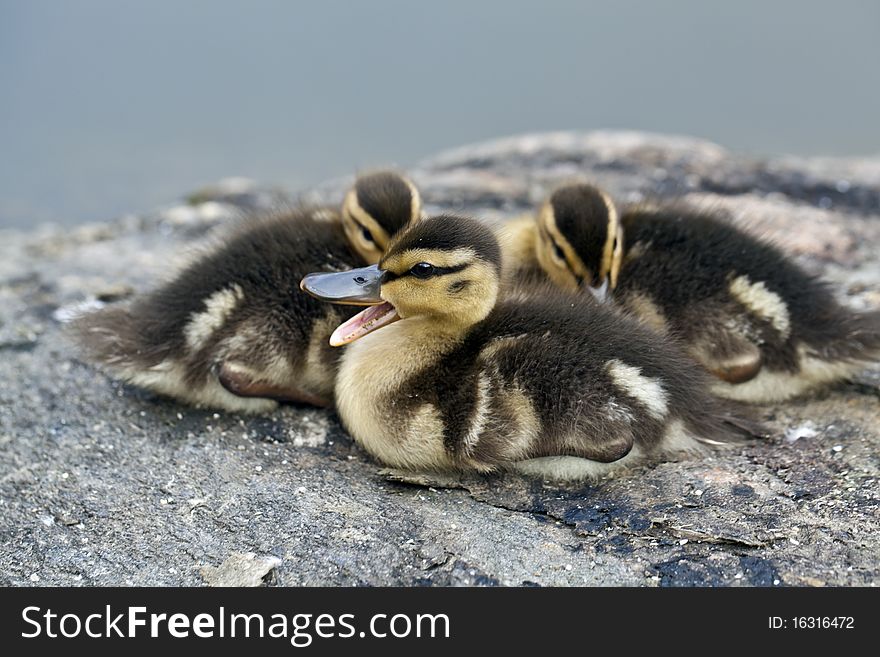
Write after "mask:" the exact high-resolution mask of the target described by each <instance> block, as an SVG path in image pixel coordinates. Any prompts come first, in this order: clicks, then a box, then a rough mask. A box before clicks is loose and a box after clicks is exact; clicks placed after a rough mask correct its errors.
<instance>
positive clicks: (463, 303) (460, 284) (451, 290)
mask: <svg viewBox="0 0 880 657" xmlns="http://www.w3.org/2000/svg"><path fill="white" fill-rule="evenodd" d="M379 266H380V268H381V269H382V270H384V271H385V272H386V273H385V275H384V277H383V283H382V288H381V296H382V299H384V300H385V301H387V302H389V303H390V304H392V305H393V306H394V307H395V308H396V309H397V313H398V314H399V315H400V317H401V318H402V319H406V318H413V317H428V318H431V319H432V320H434V321H436V322H441V323H443V324H446V325H448V326H450V327H454V328H459V327H462V326H469V325H472V324H475V323H477V322H479V321H481V320H482V319H484V318H485V317H486V316H487V315H488V314H489V312H490V311H491V310H492V308H493V307H494V305H495V301H496V299H497V297H498V285H499V280H498V273H497V271H496V270H495V267H494V266H493V265H491V264H489V263H487V262H485V261H484V260H481V259H480V258H478V257H476V255H475V253H474V251H473V250H471V249H468V248H462V249H455V250H451V251H445V250H439V249H409V250H406V251H403V252H401V253H393V254H391V255H390V256H388V257H386V258H385V259H384V260H383V261H382V262H381V263H380V265H379Z"/></svg>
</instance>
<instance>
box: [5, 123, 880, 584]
mask: <svg viewBox="0 0 880 657" xmlns="http://www.w3.org/2000/svg"><path fill="white" fill-rule="evenodd" d="M413 175H414V177H415V179H416V180H417V182H418V183H419V184H420V185H421V186H422V188H423V190H424V196H425V199H426V202H427V203H428V205H429V208H428V209H429V210H432V209H433V210H437V209H441V208H442V209H445V210H458V211H462V212H468V213H473V214H476V215H478V216H481V217H484V218H486V219H498V218H506V217H510V216H512V215H515V214H517V213H520V212H524V211H528V210H529V209H530V208H531V206H532V205H533V204H534V203H536V202H537V201H539V200H540V199H541V197H542V196H543V195H544V194H545V193H546V192H547V191H548V190H549V189H550V188H551V187H552V186H553V185H555V184H557V183H558V182H560V181H562V180H564V179H567V178H572V177H584V178H589V179H591V180H594V181H596V182H598V183H599V184H602V185H604V186H606V187H608V188H609V189H610V190H611V191H612V192H613V193H614V194H616V195H617V196H618V197H619V198H621V199H639V198H645V197H659V198H663V197H669V196H671V195H684V196H686V197H688V198H690V199H692V200H696V201H699V202H702V203H710V204H716V205H719V206H723V207H724V208H727V209H728V210H729V211H730V212H731V215H732V217H733V219H734V221H737V222H741V223H742V224H743V225H744V226H747V227H748V228H749V229H750V230H754V231H757V232H759V233H762V234H766V235H769V236H770V237H772V238H774V239H777V240H778V241H779V242H780V243H781V244H782V245H783V246H784V247H785V248H786V249H788V250H789V251H790V252H791V253H792V254H793V255H794V256H796V257H797V258H798V259H799V261H800V262H801V263H802V264H804V266H806V267H807V268H809V269H810V270H812V271H815V272H817V273H822V274H823V275H824V276H826V277H827V278H829V279H830V280H831V281H832V282H833V283H834V284H835V286H836V288H837V289H838V290H839V293H840V296H841V298H842V299H843V300H844V301H846V302H847V303H849V304H851V305H853V306H856V307H862V308H869V307H871V308H876V307H880V265H878V261H877V255H876V254H877V249H878V245H880V158H873V159H870V158H869V159H858V160H856V159H829V158H823V159H806V160H805V159H795V158H777V159H771V160H766V161H756V160H751V159H747V158H743V157H738V156H734V155H731V154H729V153H727V152H726V151H724V150H723V149H722V148H720V147H718V146H716V145H713V144H710V143H707V142H703V141H698V140H694V139H688V138H684V137H664V136H656V135H645V134H640V133H588V134H574V133H558V134H550V135H529V136H523V137H517V138H512V139H506V140H501V141H495V142H490V143H488V144H480V145H477V146H472V147H467V148H462V149H457V150H455V151H451V152H449V153H445V154H442V155H440V156H438V157H436V158H433V159H431V160H428V161H426V162H424V163H422V164H421V165H420V166H419V167H417V169H416V170H415V171H414V172H413ZM348 182H349V181H348V180H339V181H334V182H332V183H329V184H327V185H325V186H323V187H321V188H319V189H317V190H313V191H312V192H311V193H310V195H309V197H310V198H316V199H322V198H323V199H325V200H330V201H338V200H339V199H340V198H341V193H342V190H343V188H344V186H345V185H346V184H347V183H348ZM226 187H228V185H227V186H226ZM226 187H222V186H221V187H220V188H218V189H216V190H209V191H203V192H201V193H200V194H197V195H195V196H194V197H193V199H191V204H189V205H187V206H180V207H177V208H168V209H165V210H163V211H159V212H156V213H154V214H153V215H150V216H144V217H124V218H122V219H120V220H118V221H116V222H113V223H110V224H101V225H93V226H83V227H80V228H77V229H74V230H70V231H63V230H60V229H57V228H51V227H47V228H39V229H36V230H34V231H32V232H11V231H2V232H0V536H2V542H0V583H2V584H12V585H71V584H74V585H76V584H79V585H99V584H100V585H129V584H140V585H203V584H205V583H206V582H207V583H220V584H223V583H232V584H245V583H249V584H259V583H261V582H263V579H264V577H265V576H266V575H267V573H269V571H271V575H270V576H269V577H268V578H267V579H268V583H269V584H272V585H315V584H327V585H360V584H370V585H389V584H402V585H421V584H435V585H487V586H493V585H523V584H540V585H610V584H613V585H645V586H658V585H659V586H678V585H693V584H697V585H755V586H784V585H825V584H828V585H867V584H876V583H878V581H880V564H878V558H877V555H878V554H880V532H878V529H880V512H878V505H880V487H878V476H880V472H878V470H880V461H878V457H877V455H878V453H880V450H878V447H880V426H878V410H880V402H878V397H880V373H878V370H877V369H872V370H869V371H868V372H866V373H865V374H864V375H863V376H861V377H859V379H858V381H856V382H854V383H851V384H845V385H840V386H838V387H836V388H833V389H831V390H827V391H824V392H822V393H819V394H817V395H815V396H813V397H811V398H809V399H805V400H801V401H796V402H792V403H787V404H784V405H779V406H774V407H767V408H765V409H762V413H763V416H764V417H765V419H766V420H767V423H768V425H769V426H770V427H771V428H772V429H773V435H772V437H771V438H770V439H768V440H766V441H761V442H759V441H755V442H753V443H750V444H748V445H747V446H745V447H743V448H741V449H737V450H734V451H730V452H726V453H722V454H718V455H716V456H714V457H711V458H705V459H698V460H690V461H682V462H677V463H664V464H660V465H656V466H653V467H644V468H641V469H638V470H634V471H631V472H629V473H627V474H625V475H623V476H619V477H617V478H615V479H611V480H608V481H605V482H602V483H600V484H597V485H582V486H569V487H564V486H558V485H551V484H547V483H543V482H540V481H534V480H529V479H525V478H522V477H519V476H514V475H496V476H491V477H478V476H461V477H458V476H456V477H432V476H424V475H419V476H412V475H410V474H408V473H401V472H394V471H387V470H383V469H382V468H381V467H380V466H379V465H377V464H376V463H375V462H373V461H372V460H370V459H369V458H368V457H367V456H366V455H365V454H364V453H363V452H362V451H361V450H360V449H359V448H358V447H357V446H356V445H355V444H353V443H352V441H351V440H350V439H349V438H348V436H347V435H346V434H345V432H344V431H343V430H342V429H341V427H340V425H339V423H338V421H337V420H336V418H335V417H334V416H333V414H332V413H329V412H326V411H322V410H312V409H298V408H293V407H287V408H282V409H281V410H279V411H278V412H276V413H274V414H272V415H270V416H265V417H243V416H237V415H234V414H228V413H214V412H211V411H202V410H194V409H191V408H186V407H183V406H179V405H176V404H174V403H172V402H169V401H167V400H163V399H160V398H157V397H155V396H153V395H151V394H148V393H144V392H142V391H139V390H136V389H133V388H129V387H127V386H124V385H121V384H119V383H118V382H115V381H113V380H111V379H109V378H108V377H107V376H105V375H104V374H102V373H100V372H98V371H96V370H95V369H94V368H92V367H90V366H88V365H86V364H84V363H82V362H81V361H80V360H78V358H77V356H76V352H75V350H74V349H73V348H72V347H71V345H69V344H68V343H67V342H66V341H65V339H64V338H63V336H62V331H61V326H60V324H59V322H58V318H63V317H65V313H68V314H69V313H71V312H75V311H76V310H77V309H78V308H81V307H82V304H87V305H88V304H95V303H105V302H113V301H114V300H115V299H118V298H121V297H124V296H127V295H128V294H129V293H130V292H131V290H135V291H141V290H145V289H147V288H149V287H151V286H152V285H154V284H155V283H156V282H157V281H159V280H162V279H163V278H166V277H167V276H169V275H170V273H171V272H173V271H174V269H175V268H177V267H179V266H180V265H181V264H182V263H183V262H185V261H186V259H187V257H188V254H189V253H191V252H192V251H193V250H194V249H198V248H201V247H202V246H204V245H205V244H206V243H210V241H211V240H212V239H214V235H215V231H217V230H224V229H225V228H226V226H227V224H228V223H229V222H230V221H234V216H235V215H236V214H237V213H238V212H239V210H240V209H244V210H247V209H250V208H253V207H260V206H261V204H262V203H264V202H265V203H274V202H276V201H277V199H278V197H279V195H278V193H277V192H276V191H275V190H261V189H260V188H259V187H257V186H248V187H247V188H246V189H244V188H242V189H238V188H236V189H232V190H230V189H226ZM209 192H210V193H209ZM248 554H254V555H260V556H259V557H255V558H254V559H249V558H246V557H242V556H241V555H248ZM233 575H234V576H235V577H233ZM245 580H246V581H245Z"/></svg>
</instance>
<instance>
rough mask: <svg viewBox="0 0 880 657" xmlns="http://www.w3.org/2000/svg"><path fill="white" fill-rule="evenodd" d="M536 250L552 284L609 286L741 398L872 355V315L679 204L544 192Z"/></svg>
mask: <svg viewBox="0 0 880 657" xmlns="http://www.w3.org/2000/svg"><path fill="white" fill-rule="evenodd" d="M535 253H536V258H537V260H538V261H539V263H540V265H541V267H542V269H543V270H544V271H545V272H546V273H547V274H548V275H549V277H550V278H551V279H552V280H553V281H554V282H555V283H556V284H557V285H560V286H561V287H563V288H565V289H570V290H576V289H578V288H581V287H582V286H589V288H590V289H591V290H592V291H593V292H594V294H596V295H597V296H599V297H604V296H605V295H606V294H607V293H610V294H611V296H612V298H613V299H614V300H615V301H616V302H617V303H618V304H620V305H621V306H623V307H625V308H627V309H629V310H630V311H632V312H634V313H635V314H636V315H638V316H639V317H640V318H641V319H643V320H644V321H646V322H647V323H649V324H650V325H652V326H653V327H654V328H656V329H658V330H660V331H664V332H667V333H668V334H670V335H674V336H677V337H678V338H679V339H681V340H683V341H684V343H685V345H686V347H687V351H688V353H690V355H691V356H692V357H693V358H695V359H696V360H697V361H698V362H700V363H701V364H702V365H703V366H704V367H705V368H706V369H707V370H709V371H710V372H711V373H713V374H714V375H715V376H716V377H718V378H719V379H720V380H721V381H720V382H717V383H715V385H714V386H713V392H715V393H716V394H718V395H721V396H724V397H729V398H732V399H737V400H741V401H749V402H771V401H781V400H784V399H788V398H790V397H793V396H795V395H798V394H801V393H803V392H805V391H807V390H809V389H811V388H814V387H816V386H818V385H820V384H825V383H829V382H832V381H836V380H840V379H845V378H847V377H848V376H851V375H852V374H854V373H856V372H858V371H859V369H861V368H863V367H864V366H865V365H866V364H867V363H868V362H870V361H872V360H875V359H877V358H878V356H880V313H878V312H873V313H857V312H854V311H852V310H849V309H847V308H845V307H843V306H842V305H840V304H839V303H838V302H837V301H835V299H834V297H833V296H832V294H831V292H830V291H829V289H828V288H827V286H826V285H825V284H824V283H822V282H821V281H819V280H817V279H816V278H814V277H813V276H810V275H809V274H807V273H806V272H804V271H803V270H802V269H801V268H799V267H798V266H797V265H795V264H794V263H793V262H792V261H791V260H789V259H788V258H787V257H786V256H785V255H784V254H783V253H782V252H781V251H780V250H779V249H777V248H775V247H774V246H771V245H770V244H767V243H766V242H763V241H761V240H759V239H756V238H754V237H752V236H750V235H748V234H746V233H745V232H743V231H742V230H739V229H737V228H735V227H733V226H731V225H730V224H729V223H728V222H726V221H724V220H723V219H722V218H721V217H719V216H717V215H715V214H713V213H711V212H707V211H699V210H695V209H693V208H688V207H684V206H679V205H674V204H670V205H666V206H661V207H655V208H648V207H634V208H632V209H629V210H626V211H624V212H623V213H621V214H620V216H619V217H618V211H617V209H616V207H615V205H614V203H613V202H612V200H611V199H610V198H609V197H608V195H607V194H605V193H604V192H602V191H601V190H599V189H597V188H595V187H592V186H590V185H583V184H576V185H569V186H566V187H562V188H560V189H558V190H557V191H555V192H554V193H553V194H552V195H551V196H550V197H549V198H548V199H547V201H546V202H545V203H544V204H543V206H542V207H541V209H540V212H539V214H538V217H537V234H536V250H535Z"/></svg>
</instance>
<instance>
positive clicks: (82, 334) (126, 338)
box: [67, 307, 162, 370]
mask: <svg viewBox="0 0 880 657" xmlns="http://www.w3.org/2000/svg"><path fill="white" fill-rule="evenodd" d="M139 326H140V323H139V322H137V321H136V318H135V316H134V315H133V314H132V312H131V311H130V310H129V309H128V308H119V307H113V308H102V309H101V310H98V311H95V312H92V313H88V314H86V315H82V316H80V317H77V318H75V319H74V320H73V321H71V322H70V324H69V325H68V327H67V331H68V334H69V335H70V336H71V337H72V339H73V341H74V342H75V343H76V344H77V346H78V347H79V348H80V350H81V352H82V354H83V356H84V357H85V358H86V359H87V360H89V361H91V362H94V363H99V364H101V365H105V366H108V367H110V368H112V369H117V370H125V369H130V368H143V367H150V366H152V365H155V364H156V363H158V362H161V360H162V355H161V354H158V353H156V350H155V349H151V348H150V346H149V344H148V341H147V340H146V339H145V337H144V335H143V333H142V331H141V330H140V328H139Z"/></svg>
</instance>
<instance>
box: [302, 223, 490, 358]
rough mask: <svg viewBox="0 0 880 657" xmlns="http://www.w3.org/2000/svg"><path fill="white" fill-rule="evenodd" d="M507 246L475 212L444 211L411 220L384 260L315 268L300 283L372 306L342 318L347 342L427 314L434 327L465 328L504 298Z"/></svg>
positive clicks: (336, 338)
mask: <svg viewBox="0 0 880 657" xmlns="http://www.w3.org/2000/svg"><path fill="white" fill-rule="evenodd" d="M500 276H501V249H500V247H499V246H498V241H497V240H496V238H495V236H494V235H493V234H492V231H491V230H490V229H489V228H488V227H486V226H484V225H483V224H481V223H480V222H479V221H477V220H475V219H468V218H465V217H458V216H454V215H442V216H438V217H432V218H430V219H424V220H422V221H419V222H417V223H415V224H411V225H410V226H409V227H407V228H406V229H405V230H404V231H403V232H402V233H400V234H399V235H398V236H396V237H395V238H394V239H393V240H392V241H391V244H390V245H389V247H388V251H387V253H386V254H385V256H384V257H383V258H382V259H381V261H380V262H379V264H378V265H373V266H371V267H363V268H361V269H354V270H351V271H347V272H333V273H321V274H309V275H308V276H306V277H305V278H304V279H303V281H302V283H301V285H300V287H301V288H302V289H303V290H304V291H306V292H308V293H309V294H311V295H312V296H315V297H317V298H319V299H322V300H324V301H331V302H334V303H347V304H355V305H365V306H370V307H369V308H367V309H366V310H364V311H363V312H361V313H358V314H357V315H355V316H354V317H352V318H351V319H350V320H348V321H347V322H345V323H344V324H342V325H341V326H339V327H338V328H337V329H336V330H335V331H334V332H333V335H332V336H331V338H330V344H331V345H333V346H340V345H343V344H347V343H349V342H353V341H354V340H357V339H358V338H361V337H363V336H365V335H367V334H368V333H372V332H373V331H375V330H377V329H379V328H381V327H383V326H387V325H388V324H391V323H392V322H395V321H397V320H424V321H426V322H428V330H429V331H431V332H432V333H434V334H438V335H444V336H450V335H451V336H455V335H459V334H463V333H464V332H465V331H467V329H468V328H469V327H471V326H473V325H474V324H476V323H477V322H480V321H482V320H483V319H485V318H486V316H487V315H488V314H489V313H490V312H491V311H492V308H493V307H494V306H495V301H496V300H497V298H498V289H499V285H500Z"/></svg>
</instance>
